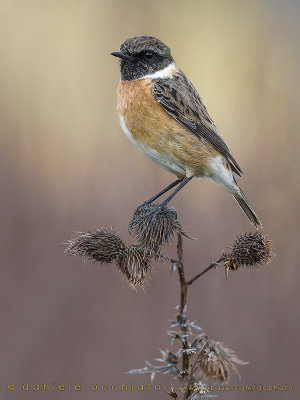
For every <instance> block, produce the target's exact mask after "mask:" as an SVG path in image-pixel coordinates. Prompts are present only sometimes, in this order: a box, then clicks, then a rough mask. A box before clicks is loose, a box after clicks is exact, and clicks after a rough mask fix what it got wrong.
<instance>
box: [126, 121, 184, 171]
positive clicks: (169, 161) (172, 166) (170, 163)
mask: <svg viewBox="0 0 300 400" xmlns="http://www.w3.org/2000/svg"><path fill="white" fill-rule="evenodd" d="M120 124H121V128H122V130H123V132H124V133H125V135H126V136H127V137H128V139H129V140H130V141H131V142H132V143H133V144H134V145H135V146H136V147H137V148H138V149H140V150H141V151H142V152H143V153H144V154H145V155H146V156H147V157H149V158H150V159H151V160H152V161H154V162H155V163H156V164H158V165H160V166H161V167H162V168H164V169H165V170H167V171H169V172H171V173H172V174H175V175H177V176H186V171H185V168H184V166H183V165H180V162H179V160H178V162H176V160H174V158H173V157H172V158H171V157H170V156H168V155H167V154H165V153H160V152H158V151H157V150H155V149H153V148H151V147H149V146H145V145H143V144H142V143H140V142H138V141H137V140H135V139H134V137H133V136H132V134H131V133H130V131H129V130H128V128H127V126H126V124H125V120H124V118H123V117H122V116H120Z"/></svg>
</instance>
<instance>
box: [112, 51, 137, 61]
mask: <svg viewBox="0 0 300 400" xmlns="http://www.w3.org/2000/svg"><path fill="white" fill-rule="evenodd" d="M110 55H111V56H115V57H119V58H123V59H124V60H134V57H131V56H128V55H127V54H125V53H122V52H121V51H114V52H113V53H110Z"/></svg>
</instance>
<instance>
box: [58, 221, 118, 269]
mask: <svg viewBox="0 0 300 400" xmlns="http://www.w3.org/2000/svg"><path fill="white" fill-rule="evenodd" d="M124 250H125V244H124V243H123V241H122V239H121V238H120V236H119V234H118V233H116V232H115V231H114V230H113V229H112V228H107V227H99V228H95V229H89V230H88V231H87V232H79V234H78V236H76V237H74V238H73V239H71V240H69V241H68V246H67V248H66V250H65V254H67V255H69V256H76V255H80V256H84V257H87V258H88V259H90V260H93V261H98V262H100V263H110V262H112V261H114V260H116V259H117V258H118V257H120V256H121V255H122V254H123V253H124Z"/></svg>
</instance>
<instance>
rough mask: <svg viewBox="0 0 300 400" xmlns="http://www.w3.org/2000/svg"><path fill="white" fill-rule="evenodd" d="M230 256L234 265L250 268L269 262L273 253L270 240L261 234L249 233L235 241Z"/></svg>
mask: <svg viewBox="0 0 300 400" xmlns="http://www.w3.org/2000/svg"><path fill="white" fill-rule="evenodd" d="M231 255H232V257H233V258H234V259H235V261H236V264H240V265H246V266H250V267H252V266H254V265H257V264H262V263H263V262H269V261H270V260H271V259H272V258H273V256H274V253H273V251H272V245H271V240H269V239H267V238H266V237H265V236H264V235H263V234H262V233H261V232H250V233H245V234H244V235H241V236H240V237H238V238H237V239H236V241H235V242H234V245H233V249H232V254H231Z"/></svg>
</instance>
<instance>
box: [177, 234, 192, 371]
mask: <svg viewBox="0 0 300 400" xmlns="http://www.w3.org/2000/svg"><path fill="white" fill-rule="evenodd" d="M177 256H178V265H177V271H178V277H179V283H180V308H179V315H178V319H179V321H182V320H183V314H184V309H185V306H186V302H187V289H188V286H187V283H186V281H185V274H184V266H183V246H182V235H181V234H180V233H178V234H177ZM181 330H182V331H183V332H187V331H188V329H187V326H186V325H185V324H182V326H181ZM182 345H183V349H187V348H188V342H187V339H185V338H183V339H182ZM188 368H189V356H188V354H187V353H185V352H184V353H183V355H182V369H183V370H187V369H188Z"/></svg>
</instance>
